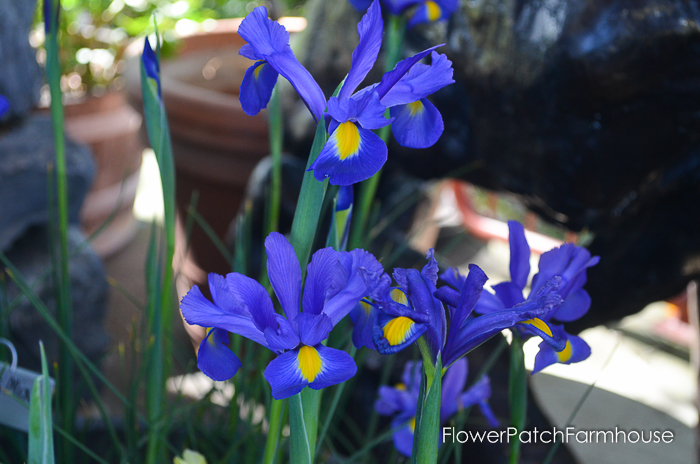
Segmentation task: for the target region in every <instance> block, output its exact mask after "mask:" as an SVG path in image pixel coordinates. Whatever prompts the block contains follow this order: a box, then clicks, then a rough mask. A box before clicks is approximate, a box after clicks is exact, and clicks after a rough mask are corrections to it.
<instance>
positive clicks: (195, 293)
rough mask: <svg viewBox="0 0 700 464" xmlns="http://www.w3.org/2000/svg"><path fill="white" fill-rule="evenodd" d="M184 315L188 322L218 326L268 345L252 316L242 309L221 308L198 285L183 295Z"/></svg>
mask: <svg viewBox="0 0 700 464" xmlns="http://www.w3.org/2000/svg"><path fill="white" fill-rule="evenodd" d="M180 309H181V310H182V317H183V318H184V319H185V321H186V322H187V323H188V324H193V325H200V326H202V327H217V328H220V329H224V330H227V331H229V332H233V333H235V334H238V335H241V336H243V337H246V338H248V339H250V340H253V341H254V342H256V343H260V344H261V345H263V346H265V347H267V341H266V340H265V336H264V335H263V333H262V331H261V330H260V329H258V328H257V327H256V326H255V324H254V323H253V321H252V320H251V319H250V316H242V315H241V314H242V313H241V311H242V309H234V308H229V307H226V308H221V307H218V306H216V305H214V304H213V303H212V302H211V301H209V300H208V299H206V298H205V297H204V295H202V292H201V291H200V290H199V287H197V286H196V285H195V286H194V287H192V288H191V289H190V291H189V292H187V294H186V295H185V296H184V297H182V301H181V302H180Z"/></svg>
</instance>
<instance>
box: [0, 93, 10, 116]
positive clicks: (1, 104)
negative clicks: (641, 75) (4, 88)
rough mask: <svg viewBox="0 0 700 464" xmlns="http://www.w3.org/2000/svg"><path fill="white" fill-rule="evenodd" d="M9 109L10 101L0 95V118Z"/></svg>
mask: <svg viewBox="0 0 700 464" xmlns="http://www.w3.org/2000/svg"><path fill="white" fill-rule="evenodd" d="M9 110H10V102H9V101H8V100H7V98H5V97H4V96H3V95H0V118H2V117H3V116H4V115H5V113H7V112H8V111H9Z"/></svg>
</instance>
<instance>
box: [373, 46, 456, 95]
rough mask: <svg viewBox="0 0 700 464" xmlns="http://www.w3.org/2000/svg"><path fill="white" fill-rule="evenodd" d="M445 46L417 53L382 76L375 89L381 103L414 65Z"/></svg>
mask: <svg viewBox="0 0 700 464" xmlns="http://www.w3.org/2000/svg"><path fill="white" fill-rule="evenodd" d="M443 45H445V44H440V45H435V46H434V47H430V48H428V49H426V50H423V51H422V52H420V53H416V54H415V55H413V56H412V57H410V58H406V59H404V60H401V61H399V62H398V64H397V65H396V66H395V67H394V69H392V70H391V71H389V72H387V73H384V76H382V80H381V81H380V82H379V85H378V86H377V87H376V88H375V90H376V92H377V93H378V94H379V99H380V101H383V100H384V97H385V96H386V95H387V93H388V92H389V91H390V90H391V89H392V88H393V87H394V86H395V85H396V83H397V82H399V81H400V80H401V79H402V78H403V77H404V76H405V75H406V73H408V71H410V70H411V68H412V67H413V65H415V64H416V63H418V62H419V61H420V60H422V59H423V58H425V57H426V56H428V55H429V54H430V53H431V52H432V51H433V50H435V49H436V48H439V47H442V46H443Z"/></svg>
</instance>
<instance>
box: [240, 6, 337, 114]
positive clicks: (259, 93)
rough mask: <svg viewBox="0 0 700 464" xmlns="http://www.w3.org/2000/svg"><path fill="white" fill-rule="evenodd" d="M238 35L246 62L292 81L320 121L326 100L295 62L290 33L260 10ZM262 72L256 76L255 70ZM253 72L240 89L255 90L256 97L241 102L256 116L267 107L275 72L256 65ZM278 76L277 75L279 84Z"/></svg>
mask: <svg viewBox="0 0 700 464" xmlns="http://www.w3.org/2000/svg"><path fill="white" fill-rule="evenodd" d="M238 34H239V35H240V36H241V37H243V39H245V41H246V42H248V44H247V45H246V46H243V47H241V50H240V54H241V55H243V56H245V57H246V58H250V59H252V60H256V61H263V62H265V63H267V64H269V65H270V67H271V68H272V69H273V70H274V71H275V72H276V73H279V74H281V75H282V77H284V78H285V79H287V80H288V81H289V83H290V84H292V86H293V87H294V89H295V90H296V91H297V93H298V94H299V96H301V98H302V100H303V101H304V103H305V104H306V106H307V107H308V108H309V111H311V114H312V115H313V116H314V118H315V119H316V121H318V120H320V119H321V116H322V115H323V111H324V109H325V107H326V98H325V96H324V95H323V92H322V91H321V88H320V87H319V86H318V84H317V83H316V81H315V80H314V78H313V77H311V74H309V72H308V71H307V70H306V68H304V66H302V64H301V63H299V61H298V60H297V59H296V57H295V56H294V53H293V52H292V48H291V47H290V46H289V33H288V32H287V30H286V29H285V28H284V26H282V25H281V24H279V23H278V22H276V21H272V20H271V19H269V18H268V17H267V9H266V8H265V7H264V6H259V7H257V8H255V9H254V10H253V11H251V12H250V14H248V15H247V16H246V17H245V19H243V21H242V22H241V25H240V26H239V27H238ZM260 66H262V67H263V69H262V70H261V71H260V74H258V75H257V76H256V75H255V69H259V67H260ZM253 67H254V70H253V71H251V70H250V69H249V70H248V72H246V75H245V77H244V81H243V83H242V84H241V89H246V90H247V91H250V89H256V90H255V95H254V96H250V95H244V96H243V98H242V99H241V104H242V105H243V109H244V111H246V113H248V114H257V113H258V112H259V111H260V110H261V109H262V108H264V107H266V106H267V103H268V101H269V99H270V95H271V94H272V90H271V88H272V86H274V83H273V82H272V81H273V73H272V71H266V70H265V69H264V66H263V65H261V64H259V63H255V64H253ZM276 78H277V76H276V75H274V79H275V80H276Z"/></svg>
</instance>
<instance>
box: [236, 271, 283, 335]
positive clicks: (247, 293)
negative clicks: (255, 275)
mask: <svg viewBox="0 0 700 464" xmlns="http://www.w3.org/2000/svg"><path fill="white" fill-rule="evenodd" d="M226 281H227V282H228V285H229V288H230V289H231V291H232V292H233V294H234V295H235V296H236V299H237V301H238V302H239V303H240V304H242V305H243V306H244V307H245V308H246V310H247V311H248V313H249V314H250V316H251V318H252V320H253V322H254V323H255V326H256V327H257V328H258V330H260V331H261V332H262V331H264V330H265V329H266V328H267V327H272V328H273V329H277V318H276V316H277V313H276V312H275V308H274V306H272V300H270V295H269V294H268V293H267V290H265V287H263V286H262V285H260V284H259V283H258V282H257V281H255V280H253V279H251V278H250V277H247V276H244V275H243V274H239V273H237V272H234V273H232V274H228V275H227V276H226ZM230 332H233V330H230Z"/></svg>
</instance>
